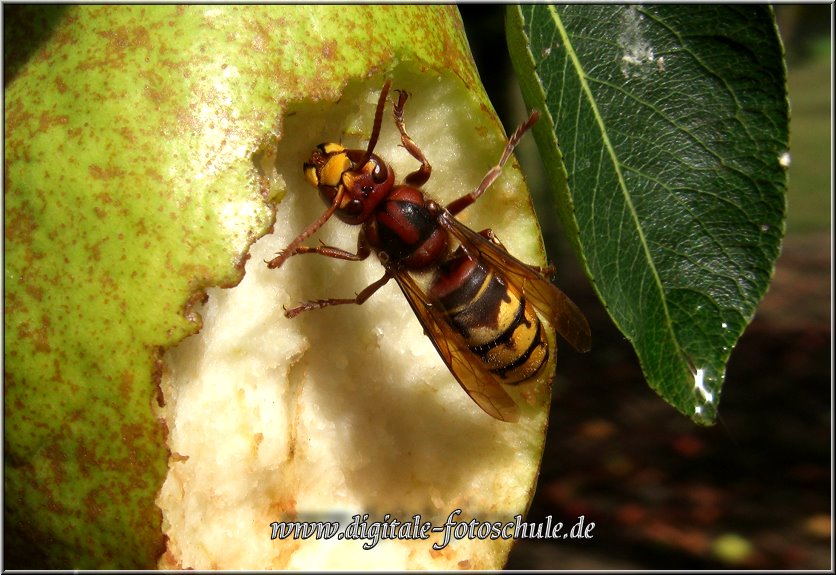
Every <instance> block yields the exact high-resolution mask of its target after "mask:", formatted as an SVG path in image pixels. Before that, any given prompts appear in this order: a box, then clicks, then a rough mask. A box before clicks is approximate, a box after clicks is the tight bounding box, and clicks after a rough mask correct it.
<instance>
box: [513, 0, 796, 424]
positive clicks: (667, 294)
mask: <svg viewBox="0 0 836 575" xmlns="http://www.w3.org/2000/svg"><path fill="white" fill-rule="evenodd" d="M507 26H508V38H509V45H510V48H511V53H512V60H513V61H514V65H515V67H516V69H517V72H518V75H519V76H520V83H521V85H522V88H523V95H524V97H525V99H526V102H527V103H528V105H530V106H532V107H537V108H540V109H541V110H543V111H544V112H545V114H544V120H545V121H542V122H540V124H541V125H540V126H538V127H537V129H536V130H535V137H536V138H537V141H538V145H539V146H540V149H541V152H542V153H543V155H544V158H545V163H546V165H547V169H548V170H549V172H550V178H551V179H552V182H553V184H554V186H555V189H556V190H557V191H558V194H559V195H560V201H559V212H560V216H561V219H562V220H563V222H564V224H565V226H566V227H567V229H568V230H569V233H570V236H571V238H572V241H573V242H574V244H575V247H576V249H579V253H580V255H581V258H582V260H583V262H584V265H585V266H586V269H587V273H588V275H589V276H590V278H591V279H592V281H593V283H594V286H595V288H596V290H597V291H598V294H599V297H600V298H601V300H602V301H603V302H604V304H605V305H606V307H607V309H608V311H609V313H610V315H611V316H612V318H613V320H614V321H615V323H616V324H617V325H618V327H619V329H621V331H622V332H623V333H624V335H625V336H626V337H627V338H628V339H629V340H630V341H631V342H632V344H633V346H634V348H635V350H636V353H637V354H638V357H639V360H640V362H641V365H642V368H643V370H644V373H645V377H646V378H647V380H648V382H649V384H650V385H651V387H653V389H655V390H656V391H657V392H658V393H659V394H660V395H661V396H662V397H663V398H665V400H667V401H668V402H669V403H671V404H672V405H673V406H675V407H676V408H677V409H679V410H680V411H682V412H683V413H685V414H687V415H689V416H691V417H693V418H694V419H695V420H696V421H699V422H703V423H710V422H712V421H713V420H714V418H715V417H716V408H717V404H718V401H719V397H720V390H721V386H722V383H723V378H724V373H725V366H726V362H727V361H728V358H729V355H730V354H731V350H732V348H733V347H734V345H735V343H736V342H737V340H738V338H739V337H740V335H741V334H742V333H743V331H744V329H745V327H746V325H747V324H748V323H749V322H750V321H751V319H752V316H753V315H754V313H755V309H756V307H757V304H758V302H759V301H760V299H761V297H762V296H763V294H764V293H765V291H766V289H767V286H768V284H769V281H770V279H771V276H772V273H773V271H774V265H775V260H776V258H777V256H778V253H779V251H780V245H781V239H782V236H783V232H784V219H785V205H786V201H785V187H786V166H787V164H788V160H789V156H788V151H787V150H788V102H787V94H786V81H785V80H786V78H785V76H786V75H785V68H784V63H783V49H782V46H781V43H780V40H779V37H778V35H777V31H776V28H775V22H774V17H773V14H772V11H771V9H770V8H768V7H766V6H746V5H737V6H720V5H711V6H674V5H665V6H629V7H619V6H539V5H537V6H517V7H512V8H510V9H509V12H508V21H507ZM558 140H559V149H558Z"/></svg>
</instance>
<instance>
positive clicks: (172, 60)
mask: <svg viewBox="0 0 836 575" xmlns="http://www.w3.org/2000/svg"><path fill="white" fill-rule="evenodd" d="M4 26H5V33H6V40H5V50H6V70H7V77H6V79H7V85H6V90H5V110H6V113H5V118H4V120H5V132H6V140H5V161H6V163H5V178H6V179H5V189H6V194H5V212H4V216H5V230H4V231H5V254H4V255H5V266H4V272H5V278H4V279H5V301H4V306H5V308H4V309H5V316H4V322H5V323H4V328H5V333H4V335H5V348H4V360H5V366H4V369H5V371H4V376H5V381H4V391H5V402H4V405H5V412H4V417H5V437H4V452H5V462H4V473H5V485H4V497H5V499H4V528H5V537H6V546H5V554H6V566H7V567H9V568H81V569H85V568H86V569H92V568H119V569H137V568H156V567H159V568H196V569H210V568H221V569H268V568H299V569H326V568H331V567H339V568H362V569H370V568H384V569H399V568H432V569H450V568H461V567H470V568H481V569H496V568H501V567H502V565H503V564H504V562H505V560H506V558H507V555H508V552H509V550H510V547H511V545H512V543H513V541H512V540H511V539H509V538H508V535H510V534H511V529H510V528H508V527H507V526H508V525H509V524H510V523H513V522H514V521H515V520H516V521H520V519H515V517H517V516H521V517H524V514H525V512H526V510H527V508H528V505H529V503H530V499H531V496H532V494H533V490H534V485H535V482H536V477H537V471H538V468H539V461H540V457H541V455H542V448H543V441H544V434H545V427H546V421H547V414H548V408H549V394H548V381H546V380H547V379H548V377H545V378H543V379H544V380H543V381H540V382H538V383H537V385H536V386H535V387H534V388H532V389H533V391H531V392H530V393H524V394H523V395H522V396H519V397H518V399H519V401H520V404H521V406H522V410H521V411H522V417H521V419H520V421H519V422H517V423H513V424H509V423H504V422H499V421H495V420H494V419H492V418H491V417H489V416H487V415H486V414H484V413H483V412H481V411H480V410H479V409H478V407H477V406H476V405H475V404H474V403H473V402H472V401H470V399H469V398H468V397H467V395H466V394H464V393H463V392H462V390H461V389H460V388H459V386H458V385H457V384H456V382H455V380H454V379H453V376H452V375H451V374H450V373H449V372H448V371H447V369H446V368H445V366H444V364H443V363H442V361H441V359H440V358H439V357H438V355H437V354H436V352H435V350H434V349H433V347H432V344H431V342H430V341H429V340H428V339H427V338H426V337H425V336H424V334H423V331H422V329H421V326H420V324H419V323H418V321H417V320H416V319H415V317H414V315H413V314H412V312H411V310H410V308H409V306H408V305H407V302H406V301H404V298H403V295H402V294H401V293H400V291H399V290H398V289H397V286H395V285H394V282H390V284H391V285H388V286H386V287H385V288H383V289H382V290H380V291H379V292H378V293H377V294H375V295H374V297H373V298H372V299H371V300H369V301H368V302H366V303H365V304H364V305H362V306H353V305H352V306H341V307H339V308H333V309H327V310H317V311H311V312H308V313H306V314H303V315H302V316H300V317H298V318H296V319H293V320H289V319H287V318H285V317H284V314H283V306H290V305H294V304H296V303H298V301H300V300H303V299H316V298H322V297H351V296H352V295H353V294H354V293H355V292H358V291H360V290H361V289H362V288H363V287H365V285H367V284H368V283H370V282H371V281H374V280H375V279H377V278H378V277H380V275H381V274H382V267H381V266H380V264H379V262H377V261H376V258H374V257H370V258H368V259H367V260H366V261H364V262H360V263H357V262H345V261H337V260H331V259H328V258H323V257H311V256H305V257H296V258H292V259H291V260H290V261H289V262H288V263H287V264H286V265H285V266H284V267H282V268H281V269H279V270H270V269H268V268H267V266H266V264H265V263H264V261H265V260H269V259H270V258H271V257H273V255H274V254H275V253H276V252H277V251H279V250H280V249H282V248H283V247H285V246H286V245H287V243H289V241H290V240H291V239H293V237H295V236H296V234H298V233H299V231H301V230H302V229H304V227H305V226H307V225H308V223H310V222H311V221H312V220H313V219H315V218H316V217H317V215H318V214H320V213H321V212H322V211H323V209H324V206H323V205H322V203H321V202H320V200H319V198H318V197H317V196H318V194H317V193H316V191H315V189H313V188H311V187H310V185H309V184H307V182H306V181H305V180H304V178H303V174H302V164H303V163H304V161H305V160H306V159H307V158H308V156H309V154H310V151H311V150H312V149H313V147H314V146H315V145H317V144H319V143H320V142H325V141H336V142H342V143H343V144H344V145H347V146H349V147H357V148H365V146H366V144H367V141H368V138H369V135H370V133H371V129H372V123H373V116H374V107H375V102H376V101H377V97H378V95H379V93H380V89H381V86H382V85H383V82H384V81H385V79H387V78H391V79H392V81H393V87H394V88H399V89H403V90H407V91H408V92H410V98H409V100H408V102H407V105H406V111H405V121H406V122H407V128H408V129H409V131H410V134H411V136H412V137H413V139H414V140H415V141H416V143H418V145H419V146H420V147H421V148H422V150H423V151H424V153H425V154H426V155H427V157H428V159H429V160H430V162H431V163H432V165H433V175H432V177H431V179H430V181H429V182H428V183H427V184H426V185H425V189H426V190H427V192H428V193H429V194H430V195H431V196H432V197H434V198H435V199H437V200H439V201H440V202H449V201H450V200H452V199H455V198H457V197H459V196H461V195H463V194H465V193H467V192H468V191H470V190H472V189H473V188H474V187H475V186H476V185H477V184H478V183H479V181H480V180H481V178H482V176H483V175H484V174H485V172H486V171H487V170H488V169H489V168H490V167H491V166H492V165H494V164H495V163H496V162H497V160H498V158H499V155H500V154H501V152H502V148H503V145H504V141H505V139H504V135H503V132H502V128H501V125H500V123H499V121H498V119H497V117H496V114H495V112H494V111H493V109H492V107H491V106H490V103H489V102H488V101H487V97H486V95H485V94H484V91H483V88H482V86H481V83H480V81H479V77H478V75H477V72H476V70H475V67H474V64H473V61H472V58H471V56H470V52H469V49H468V46H467V43H466V40H465V38H464V35H463V30H462V25H461V21H460V18H459V15H458V13H457V11H456V9H455V7H445V6H420V7H407V6H397V7H396V6H387V7H371V6H322V7H320V6H301V7H293V6H118V7H117V6H73V7H46V8H41V7H36V6H24V7H21V6H15V7H12V6H10V7H9V9H8V10H7V14H6V19H5V22H4ZM399 143H400V141H399V139H398V137H397V130H396V129H395V126H394V123H393V121H392V119H391V102H390V105H387V109H386V112H385V114H384V119H383V126H382V130H381V138H380V142H379V143H378V146H377V148H376V153H378V154H379V155H380V156H381V157H382V158H384V159H386V161H387V162H390V163H391V165H392V166H394V169H395V171H396V177H398V175H399V176H400V177H402V176H403V175H405V174H407V173H409V172H410V171H412V170H414V169H415V168H416V167H417V164H416V162H415V160H414V159H413V158H411V157H410V156H409V154H408V153H407V152H406V151H405V150H404V149H403V148H402V147H400V146H399ZM461 219H462V220H463V221H464V222H465V223H466V224H467V225H469V226H470V227H472V228H474V229H476V230H481V229H484V228H487V227H491V228H492V229H494V231H496V232H497V234H498V235H499V237H500V238H501V239H502V241H503V243H504V244H505V246H506V247H507V248H508V249H509V251H511V253H513V254H514V255H515V256H517V257H518V258H520V259H522V260H523V261H527V262H529V263H533V264H543V263H544V255H543V254H544V252H543V247H542V240H541V239H540V232H539V227H538V224H537V221H536V219H535V217H534V214H533V211H532V208H531V205H530V202H529V198H528V195H527V192H526V189H525V185H524V182H523V180H522V177H521V175H520V174H519V172H518V169H517V168H516V166H515V165H513V162H511V163H509V165H508V166H507V167H506V168H505V170H504V174H503V176H502V177H501V178H500V179H499V180H498V181H497V182H495V183H494V185H493V186H492V187H491V188H490V190H489V191H488V193H486V194H485V196H484V197H483V198H482V199H480V201H479V202H477V204H476V205H474V206H472V207H470V208H468V209H467V210H466V211H465V212H463V213H462V216H461ZM357 231H358V230H357V228H356V227H352V226H348V225H345V224H342V223H339V222H337V221H336V220H335V221H332V222H328V224H326V226H325V227H324V228H323V229H322V231H321V233H320V234H318V235H317V237H316V238H312V241H316V240H322V241H324V242H326V243H329V244H333V245H338V246H341V247H344V248H345V249H349V250H351V249H353V247H354V246H355V244H356V237H357ZM552 371H553V366H550V367H549V372H550V373H551V372H552ZM547 375H548V374H547ZM458 510H460V512H459V511H458ZM393 519H394V520H397V521H399V522H401V524H409V523H410V522H411V523H414V524H415V525H416V526H417V525H419V524H423V523H425V522H429V523H431V524H432V525H433V526H438V527H440V528H441V529H440V530H439V531H438V532H430V533H429V537H428V538H422V537H419V531H418V529H417V528H416V529H415V530H414V531H410V530H409V529H408V528H406V527H401V531H397V530H396V529H394V528H393V527H392V520H393ZM472 520H475V521H476V522H477V523H478V524H479V525H487V527H482V529H481V531H476V530H474V529H471V530H470V531H473V535H471V534H470V533H468V530H467V529H463V528H462V527H458V528H456V530H454V529H453V526H454V525H455V524H456V523H459V524H467V523H468V522H471V521H472ZM305 521H321V522H328V523H337V524H338V525H339V526H340V527H341V528H342V529H343V536H342V537H338V536H334V537H331V538H325V537H321V538H319V539H317V538H316V537H310V538H307V539H298V538H293V537H289V536H288V537H281V536H279V535H281V533H279V530H280V528H286V527H287V526H291V527H290V528H292V526H293V525H294V524H298V525H303V524H304V523H303V522H305ZM445 524H446V525H448V527H447V529H446V531H445ZM310 525H317V524H316V523H310ZM321 525H324V523H321ZM386 525H388V526H389V527H388V529H389V530H388V531H387V527H386ZM352 526H354V527H355V528H354V530H353V531H351V532H349V531H350V529H349V530H348V531H347V530H346V529H348V528H351V527H352ZM492 526H504V527H502V529H503V531H502V533H501V535H502V536H499V537H493V538H492V537H491V533H490V532H489V530H490V529H491V527H492ZM465 527H467V526H466V525H465ZM498 530H499V527H497V528H496V529H495V531H496V532H497V533H498V532H499V531H498ZM410 533H412V535H413V536H412V537H409V535H410ZM398 535H399V536H400V537H397V536H398ZM445 539H447V541H446V542H445ZM434 543H435V544H436V545H435V546H433V544H434Z"/></svg>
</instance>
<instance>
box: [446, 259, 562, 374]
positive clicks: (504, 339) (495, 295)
mask: <svg viewBox="0 0 836 575" xmlns="http://www.w3.org/2000/svg"><path fill="white" fill-rule="evenodd" d="M431 294H432V295H433V297H434V298H435V299H436V300H437V301H439V302H440V303H441V305H442V306H443V307H444V310H445V313H446V314H447V316H448V319H449V321H450V323H451V324H452V325H453V326H454V327H455V328H456V330H457V331H458V332H459V333H461V334H462V335H463V336H464V338H465V340H466V341H467V344H468V346H469V347H470V350H471V351H472V352H473V353H475V354H476V355H478V356H479V357H480V358H481V359H482V361H484V362H485V364H486V365H487V367H488V369H489V370H490V371H492V372H493V373H496V374H497V375H498V376H499V377H500V378H502V379H503V380H505V381H504V383H520V382H522V381H525V380H527V379H529V378H531V377H533V376H534V375H535V374H536V373H537V372H538V371H539V370H540V368H542V367H543V366H544V365H545V364H546V361H547V360H548V357H549V345H548V341H547V339H546V333H545V330H544V328H543V325H542V323H541V322H540V318H538V317H537V313H536V312H535V311H534V308H533V307H532V306H531V304H529V303H527V302H526V301H525V296H524V295H523V294H522V293H520V292H519V291H518V290H517V289H516V288H515V287H514V286H513V285H511V283H510V282H508V281H507V280H505V278H503V277H502V275H501V274H500V273H497V270H495V269H493V268H490V267H488V266H486V265H485V264H483V263H479V262H475V261H473V260H470V259H467V258H466V257H458V258H454V259H453V260H451V261H449V262H446V263H445V264H444V265H443V266H442V267H441V272H440V273H439V275H438V276H437V277H436V278H435V281H434V283H433V286H432V288H431Z"/></svg>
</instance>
